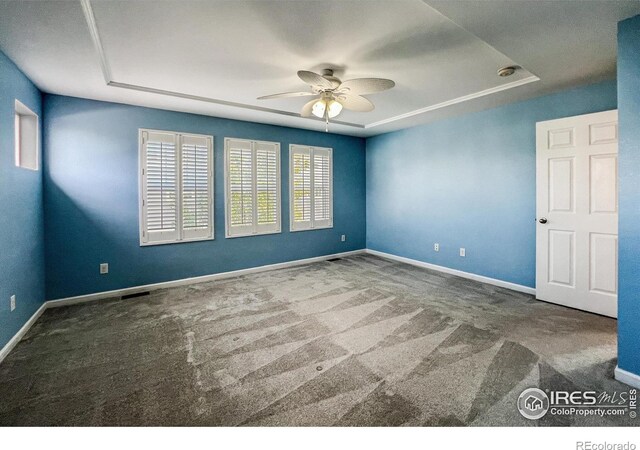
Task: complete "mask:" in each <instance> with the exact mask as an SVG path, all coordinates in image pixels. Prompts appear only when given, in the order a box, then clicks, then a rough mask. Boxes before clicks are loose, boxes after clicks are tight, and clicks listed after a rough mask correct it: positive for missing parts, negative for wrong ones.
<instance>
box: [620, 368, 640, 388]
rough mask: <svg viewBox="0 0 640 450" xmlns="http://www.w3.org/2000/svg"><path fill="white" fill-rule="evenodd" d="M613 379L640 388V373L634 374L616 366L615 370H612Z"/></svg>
mask: <svg viewBox="0 0 640 450" xmlns="http://www.w3.org/2000/svg"><path fill="white" fill-rule="evenodd" d="M614 374H615V379H616V380H618V381H619V382H621V383H624V384H628V385H629V386H631V387H634V388H638V389H640V375H636V374H635V373H631V372H627V371H626V370H624V369H621V368H620V367H618V366H616V370H615V371H614Z"/></svg>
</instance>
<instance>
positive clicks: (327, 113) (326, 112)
mask: <svg viewBox="0 0 640 450" xmlns="http://www.w3.org/2000/svg"><path fill="white" fill-rule="evenodd" d="M324 120H325V121H326V122H325V125H324V132H325V133H328V132H329V108H327V109H325V111H324Z"/></svg>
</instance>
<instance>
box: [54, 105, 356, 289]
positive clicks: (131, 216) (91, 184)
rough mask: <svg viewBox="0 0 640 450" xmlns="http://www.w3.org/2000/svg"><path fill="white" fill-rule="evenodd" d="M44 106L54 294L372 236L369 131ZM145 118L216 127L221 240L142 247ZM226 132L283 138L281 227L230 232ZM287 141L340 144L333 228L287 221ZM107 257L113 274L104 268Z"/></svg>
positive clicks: (236, 264)
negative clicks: (359, 134)
mask: <svg viewBox="0 0 640 450" xmlns="http://www.w3.org/2000/svg"><path fill="white" fill-rule="evenodd" d="M43 108H44V115H45V119H46V121H45V126H44V139H45V140H44V143H45V144H44V145H45V149H46V151H45V163H46V164H45V173H44V183H45V189H44V199H45V221H46V226H47V239H46V255H47V264H46V269H47V270H46V273H47V299H57V298H64V297H69V296H75V295H82V294H88V293H92V292H101V291H107V290H111V289H119V288H125V287H130V286H137V285H143V284H148V283H156V282H161V281H168V280H175V279H181V278H186V277H194V276H199V275H207V274H212V273H218V272H226V271H230V270H237V269H243V268H247V267H254V266H261V265H264V264H273V263H278V262H284V261H290V260H296V259H302V258H310V257H314V256H320V255H327V254H332V253H337V252H343V251H349V250H356V249H362V248H364V246H365V231H366V230H365V204H366V200H365V141H364V139H360V138H354V137H347V136H340V135H335V134H328V133H319V132H313V131H306V130H298V129H293V128H284V127H278V126H271V125H261V124H255V123H250V122H241V121H234V120H228V119H220V118H214V117H207V116H200V115H193V114H185V113H178V112H171V111H164V110H155V109H149V108H142V107H135V106H127V105H120V104H114V103H105V102H98V101H91V100H83V99H78V98H70V97H61V96H55V95H46V96H45V97H44V102H43ZM138 128H151V129H159V130H172V131H182V132H192V133H202V134H210V135H213V136H214V140H215V143H214V147H215V149H214V153H215V160H214V163H215V184H214V188H215V240H214V241H204V242H194V243H182V244H172V245H160V246H152V247H140V245H139V237H138V236H139V234H138V233H139V231H138ZM225 137H237V138H244V139H258V140H266V141H276V142H280V144H281V149H282V158H281V161H282V165H281V172H282V189H283V191H282V192H283V195H282V224H283V227H282V228H283V231H282V233H280V234H273V235H265V236H253V237H245V238H234V239H225V237H224V172H223V160H224V156H223V151H224V138H225ZM290 143H295V144H309V145H317V146H323V147H332V148H333V149H334V152H333V158H334V227H333V229H325V230H314V231H303V232H296V233H290V232H289V231H288V225H289V196H288V186H289V181H288V173H289V160H288V155H289V144H290ZM341 234H346V235H347V241H346V242H340V235H341ZM102 262H108V263H109V274H108V275H100V274H99V271H98V266H99V264H100V263H102Z"/></svg>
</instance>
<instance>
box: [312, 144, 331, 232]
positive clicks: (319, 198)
mask: <svg viewBox="0 0 640 450" xmlns="http://www.w3.org/2000/svg"><path fill="white" fill-rule="evenodd" d="M312 156H313V228H326V227H331V226H333V204H332V203H333V194H332V192H331V190H332V188H333V186H332V184H333V183H332V178H333V176H332V167H331V149H328V148H317V147H313V148H312Z"/></svg>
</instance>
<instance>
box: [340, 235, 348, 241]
mask: <svg viewBox="0 0 640 450" xmlns="http://www.w3.org/2000/svg"><path fill="white" fill-rule="evenodd" d="M340 240H341V241H342V242H344V241H346V240H347V235H346V234H343V235H342V236H341V237H340Z"/></svg>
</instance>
